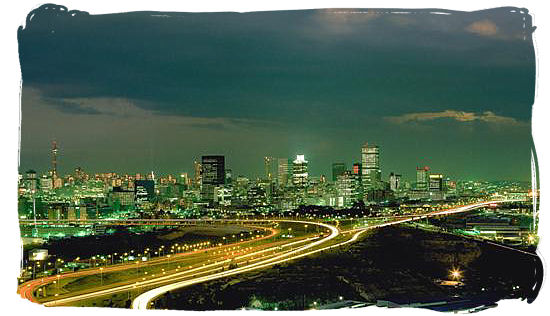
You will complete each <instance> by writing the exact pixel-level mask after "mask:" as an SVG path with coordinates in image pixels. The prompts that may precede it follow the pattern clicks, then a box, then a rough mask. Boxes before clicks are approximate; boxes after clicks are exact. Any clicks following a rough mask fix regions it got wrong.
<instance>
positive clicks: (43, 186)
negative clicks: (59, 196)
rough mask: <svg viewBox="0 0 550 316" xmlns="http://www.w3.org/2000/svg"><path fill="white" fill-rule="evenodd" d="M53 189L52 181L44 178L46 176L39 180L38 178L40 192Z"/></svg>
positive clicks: (46, 177)
mask: <svg viewBox="0 0 550 316" xmlns="http://www.w3.org/2000/svg"><path fill="white" fill-rule="evenodd" d="M51 189H53V181H52V178H50V177H48V176H46V175H43V176H42V177H41V178H40V190H42V191H49V190H51Z"/></svg>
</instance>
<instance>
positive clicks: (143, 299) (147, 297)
mask: <svg viewBox="0 0 550 316" xmlns="http://www.w3.org/2000/svg"><path fill="white" fill-rule="evenodd" d="M504 202H508V201H506V200H505V201H491V202H481V203H476V204H471V205H466V206H462V207H459V208H456V209H451V210H444V211H436V212H432V213H430V214H427V215H421V216H412V217H409V218H405V219H402V220H397V221H392V222H388V223H383V224H378V225H373V226H370V227H369V228H368V229H374V228H380V227H385V226H390V225H397V224H400V223H404V222H409V221H414V220H416V219H417V218H426V217H430V216H437V215H449V214H456V213H461V212H466V211H471V210H473V209H477V208H480V207H483V206H486V205H489V204H494V203H504ZM304 223H305V222H304ZM321 225H323V224H321ZM323 226H325V227H329V228H330V229H331V231H332V233H331V235H330V236H329V237H331V238H329V237H327V238H325V239H322V240H320V241H318V242H315V243H312V244H309V245H307V246H305V247H302V248H301V249H300V248H299V249H296V250H293V251H290V252H288V253H286V254H282V255H279V256H276V257H274V258H271V259H268V260H264V261H261V262H258V263H256V264H252V265H248V266H246V267H242V268H237V269H234V270H232V271H225V272H221V273H216V274H213V275H209V276H205V277H199V278H195V279H192V280H187V281H181V282H177V283H173V284H168V285H165V286H161V287H158V288H156V289H153V290H150V291H148V292H145V293H143V294H141V295H139V296H138V297H136V298H135V299H134V301H133V302H132V308H133V309H147V308H148V306H149V303H150V302H151V301H153V300H154V299H155V298H157V297H159V296H161V295H163V294H165V293H166V292H169V291H173V290H176V289H179V288H182V287H186V286H189V285H193V284H197V283H201V282H205V281H211V280H214V279H218V278H222V277H226V276H231V275H235V274H238V273H242V272H249V271H253V270H257V269H261V268H265V267H268V266H272V265H275V264H280V263H284V262H287V261H290V260H295V259H298V258H301V257H305V256H309V255H312V254H315V253H318V252H321V251H323V250H327V249H333V248H336V247H341V246H343V245H346V244H348V243H351V242H354V241H356V240H357V239H358V238H359V235H361V234H362V233H363V232H365V231H366V230H367V229H364V230H359V231H358V232H357V233H355V234H354V235H353V237H352V238H351V239H349V240H347V241H344V242H341V243H338V244H335V245H331V246H327V247H324V248H320V249H316V250H312V251H309V252H306V253H302V254H298V255H296V256H293V257H290V258H288V257H289V256H290V255H292V254H296V253H298V252H302V251H303V250H306V249H309V248H311V247H314V246H317V245H319V244H321V243H323V242H325V241H326V240H329V239H332V238H335V237H336V236H338V235H339V232H338V229H337V228H336V227H334V226H330V225H326V224H324V225H323ZM314 244H315V245H314Z"/></svg>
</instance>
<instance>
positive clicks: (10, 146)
mask: <svg viewBox="0 0 550 316" xmlns="http://www.w3.org/2000/svg"><path fill="white" fill-rule="evenodd" d="M20 2H22V3H20ZM544 2H545V1H535V0H516V1H494V0H479V1H475V2H474V1H472V2H468V3H466V2H465V1H453V2H446V3H444V2H443V1H435V0H416V1H414V2H413V1H410V0H409V1H406V0H386V1H383V0H371V1H357V0H341V1H336V0H293V1H286V0H279V1H271V2H270V3H266V1H253V0H232V1H212V0H202V1H194V2H187V1H167V0H149V1H143V0H134V1H104V0H96V1H91V0H86V1H77V0H60V1H57V2H56V1H54V3H56V4H60V5H64V6H66V7H67V8H68V9H69V10H71V9H77V10H82V11H88V12H89V13H90V14H101V13H117V12H126V11H144V10H151V11H179V12H184V11H194V12H201V11H238V12H246V11H266V10H282V9H285V10H288V9H312V8H396V9H397V8H404V9H407V8H411V9H413V8H441V9H449V10H463V11H474V10H482V9H488V8H494V7H501V6H516V7H525V8H527V9H528V10H529V11H530V14H531V15H532V16H533V24H534V25H535V26H537V31H536V32H535V34H534V41H535V50H536V53H537V83H536V85H537V91H536V102H535V106H534V107H533V133H534V134H533V137H534V140H535V145H536V150H537V156H538V162H539V172H540V174H539V175H537V176H538V177H539V179H540V188H541V191H542V199H541V200H540V201H539V203H540V209H541V210H544V209H545V208H546V206H547V205H550V204H549V203H548V202H546V199H545V192H546V191H547V190H548V189H546V188H547V187H548V186H549V184H550V173H549V168H548V166H549V165H550V158H549V157H550V142H548V141H547V138H546V135H548V134H547V133H548V132H550V127H549V126H550V124H548V122H547V121H546V120H547V119H549V118H550V108H549V106H548V105H546V104H549V103H550V96H549V95H550V92H549V89H544V87H545V86H547V85H548V84H549V83H550V80H549V79H548V75H547V74H548V71H549V66H548V63H547V62H546V61H547V60H549V59H550V57H549V56H550V55H549V52H548V51H549V49H550V44H549V40H550V36H549V31H548V28H550V13H549V12H548V11H547V10H546V9H547V6H546V5H545V3H544ZM44 3H47V2H40V1H37V0H26V1H17V0H12V1H10V3H9V4H6V3H3V10H2V13H3V14H2V18H1V19H0V21H1V23H2V28H0V32H1V34H2V48H1V49H0V53H1V54H2V59H1V60H2V67H1V68H0V69H2V71H0V76H1V79H2V81H1V83H2V84H1V85H0V87H1V88H2V89H1V91H2V94H1V98H0V100H1V101H0V102H1V105H0V107H1V111H2V115H0V118H1V120H2V121H1V123H0V128H1V129H2V136H3V137H2V143H3V146H2V147H3V149H4V150H3V153H2V156H1V159H2V160H1V162H2V164H1V165H2V167H3V168H2V181H0V192H1V196H2V198H3V199H2V201H3V202H4V203H3V204H2V211H1V212H2V213H3V214H2V215H3V217H2V218H3V219H4V220H5V223H4V225H3V227H2V235H1V237H2V239H1V241H2V244H3V245H4V247H3V249H2V255H3V256H2V257H3V258H2V259H3V260H1V267H2V270H1V272H2V273H1V275H2V283H1V290H2V292H1V293H2V295H1V296H0V297H1V298H2V300H1V301H0V302H2V308H3V311H4V312H6V313H9V314H11V313H14V314H15V313H17V314H19V315H26V314H27V313H33V312H34V313H41V314H44V315H72V314H74V313H79V314H82V315H95V314H96V313H98V312H101V313H102V314H106V315H115V314H118V313H121V314H124V315H136V314H140V315H151V314H155V315H158V314H159V313H160V314H162V315H166V314H169V315H177V313H178V312H177V311H147V312H141V311H130V310H118V309H101V310H98V309H95V308H85V309H74V308H62V309H60V308H55V309H47V308H45V307H42V306H38V305H35V304H31V303H29V302H26V301H23V300H21V299H20V298H19V297H18V296H17V295H16V294H15V289H16V282H15V277H14V276H15V275H17V274H18V271H19V262H18V258H19V257H20V248H19V231H18V225H17V215H16V214H17V213H16V212H15V210H16V209H17V194H16V189H17V188H16V183H17V167H18V156H19V153H18V148H19V119H20V115H19V114H20V113H19V107H18V105H19V92H20V69H19V59H18V53H17V27H18V26H19V25H22V24H23V23H24V21H25V18H26V16H27V14H28V12H30V11H31V10H32V9H34V8H36V7H38V6H40V5H41V4H44ZM537 39H538V40H537ZM541 87H543V88H542V89H541ZM545 105H546V106H545ZM549 220H550V217H548V216H545V211H542V212H541V213H540V223H539V234H540V235H541V242H540V245H539V252H540V253H542V254H543V255H545V254H546V255H547V254H548V253H550V250H549V248H550V246H549V243H548V241H547V240H545V237H546V236H548V235H549V234H546V233H545V232H546V230H547V229H549V228H548V227H550V223H547V221H549ZM543 259H544V258H543ZM545 268H548V266H547V265H546V264H545ZM545 275H547V273H545ZM547 287H548V282H547V281H546V280H545V282H544V285H543V287H542V290H541V292H540V294H539V297H538V298H537V300H536V301H535V302H534V303H533V304H530V305H528V304H526V303H525V302H518V301H513V302H505V301H501V302H499V307H498V308H496V309H491V310H487V311H484V312H482V314H480V315H483V316H490V315H503V314H504V315H508V314H509V315H512V314H514V315H518V314H520V313H522V312H523V313H528V314H530V315H542V314H545V313H544V312H543V311H544V310H545V308H547V307H548V306H550V289H548V288H547ZM342 312H343V311H342V310H339V311H316V312H315V313H316V314H321V313H323V314H325V315H327V314H332V313H342ZM345 312H346V313H351V314H354V315H362V314H364V313H365V312H368V313H374V314H382V315H424V314H432V315H438V314H437V313H435V312H431V313H430V312H429V311H424V310H402V309H392V310H390V309H382V308H378V309H377V308H374V309H368V310H366V311H361V310H345ZM212 313H216V312H207V313H206V314H212ZM217 313H219V312H217ZM223 313H225V314H226V315H227V314H231V315H238V314H241V313H242V311H238V312H223ZM247 313H252V314H254V315H260V313H259V312H247ZM302 313H305V312H302ZM192 314H193V315H198V313H192ZM283 314H288V313H285V312H278V314H277V315H283ZM201 315H202V314H201Z"/></svg>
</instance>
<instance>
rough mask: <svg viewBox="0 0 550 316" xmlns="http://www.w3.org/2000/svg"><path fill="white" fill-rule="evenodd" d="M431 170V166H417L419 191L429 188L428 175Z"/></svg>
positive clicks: (417, 187) (417, 186)
mask: <svg viewBox="0 0 550 316" xmlns="http://www.w3.org/2000/svg"><path fill="white" fill-rule="evenodd" d="M429 172H430V168H429V167H417V168H416V189H417V190H419V191H427V190H428V175H429Z"/></svg>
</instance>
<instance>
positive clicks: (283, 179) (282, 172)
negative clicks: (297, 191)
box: [277, 158, 290, 187]
mask: <svg viewBox="0 0 550 316" xmlns="http://www.w3.org/2000/svg"><path fill="white" fill-rule="evenodd" d="M288 166H289V159H288V158H279V159H278V160H277V180H278V182H279V186H280V187H286V185H287V184H288V175H289V171H290V169H289V167H288Z"/></svg>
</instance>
